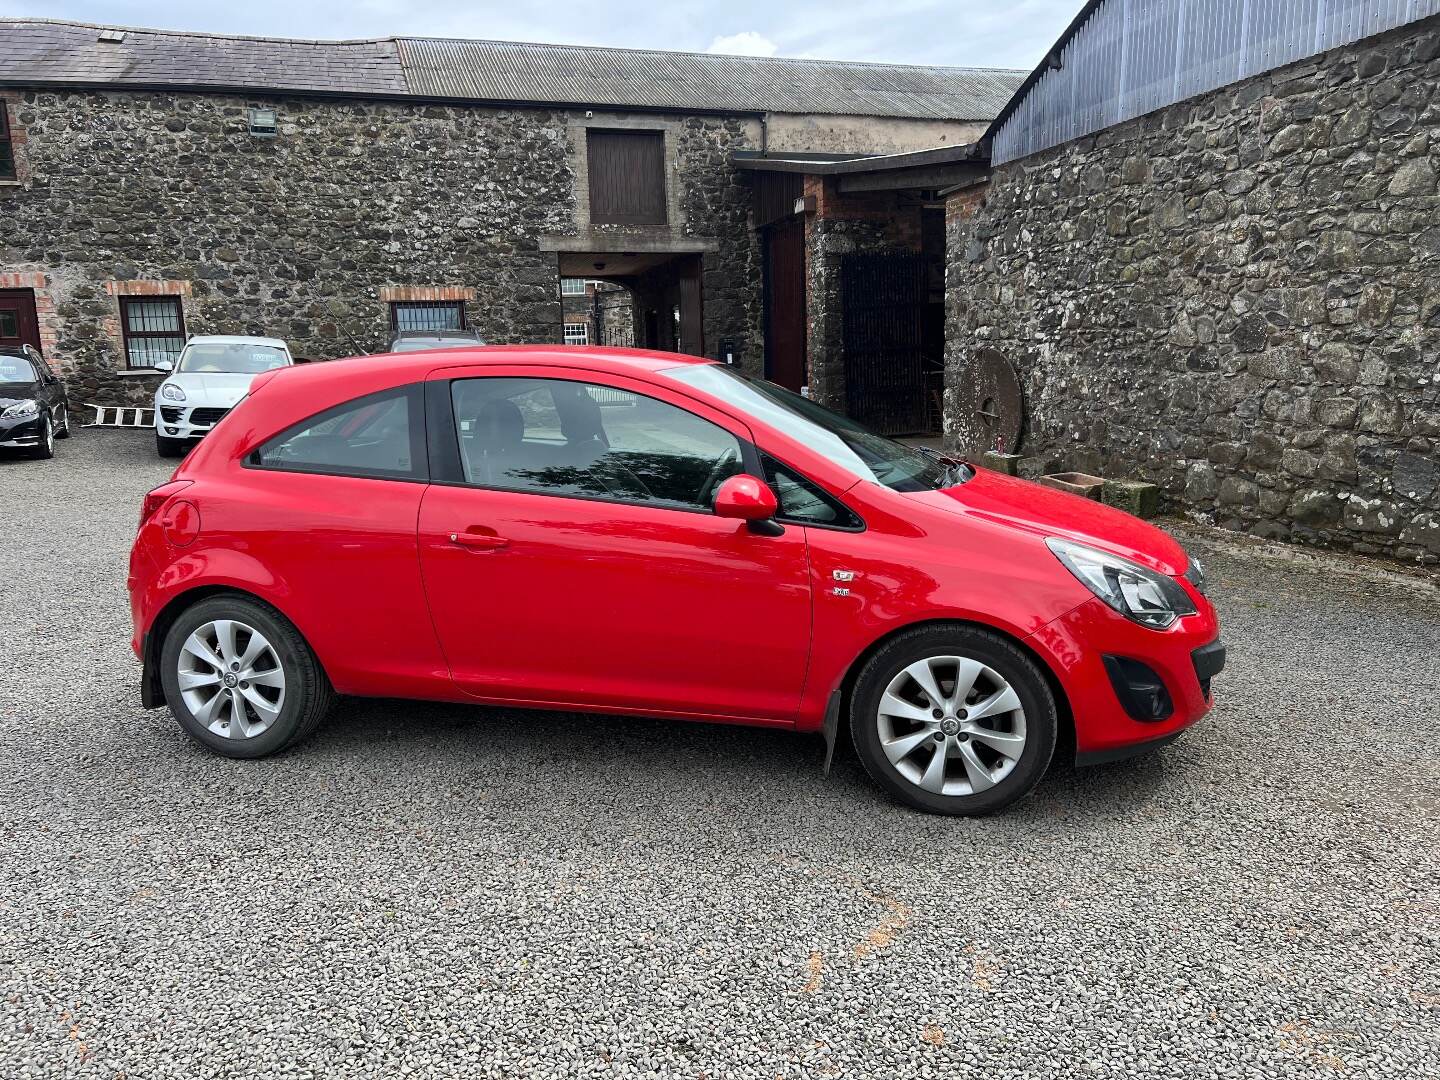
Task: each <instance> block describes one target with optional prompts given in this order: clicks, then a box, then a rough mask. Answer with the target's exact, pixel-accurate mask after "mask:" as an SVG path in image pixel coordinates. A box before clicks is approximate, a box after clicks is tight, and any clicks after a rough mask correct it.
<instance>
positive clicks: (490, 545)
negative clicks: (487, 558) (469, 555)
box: [450, 532, 510, 551]
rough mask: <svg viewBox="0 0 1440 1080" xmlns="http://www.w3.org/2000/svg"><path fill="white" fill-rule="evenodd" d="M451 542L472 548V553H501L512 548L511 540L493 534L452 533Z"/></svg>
mask: <svg viewBox="0 0 1440 1080" xmlns="http://www.w3.org/2000/svg"><path fill="white" fill-rule="evenodd" d="M450 542H451V543H452V544H459V545H460V546H461V547H467V548H470V549H471V550H472V551H499V550H500V549H501V548H503V547H509V546H510V541H509V540H506V539H505V537H503V536H495V535H494V534H493V533H476V532H463V533H451V534H450Z"/></svg>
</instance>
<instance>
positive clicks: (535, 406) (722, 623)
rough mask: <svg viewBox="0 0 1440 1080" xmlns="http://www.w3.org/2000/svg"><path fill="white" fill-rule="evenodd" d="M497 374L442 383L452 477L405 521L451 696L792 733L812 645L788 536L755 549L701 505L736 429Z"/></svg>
mask: <svg viewBox="0 0 1440 1080" xmlns="http://www.w3.org/2000/svg"><path fill="white" fill-rule="evenodd" d="M491 370H492V371H495V370H496V369H493V368H492V369H491ZM554 370H555V369H553V368H550V369H548V370H547V371H546V374H548V375H553V374H554ZM512 371H513V372H515V373H517V374H518V373H520V372H521V369H506V372H504V373H501V372H498V371H497V372H496V377H493V378H490V377H487V378H475V379H468V380H460V381H457V382H455V383H453V384H452V387H454V388H458V389H453V390H452V394H451V398H452V401H453V403H454V409H455V415H456V418H457V420H458V421H459V428H460V431H459V440H460V442H461V445H462V453H461V456H462V458H463V459H465V462H466V464H465V473H466V480H465V482H464V483H458V484H451V485H443V484H438V485H432V486H431V487H430V488H428V489H427V491H426V493H425V498H424V501H423V503H422V504H421V507H420V520H419V525H420V530H419V531H420V561H421V567H422V570H423V574H424V579H425V589H426V595H427V596H428V598H429V601H430V608H431V611H432V612H433V614H434V618H435V625H436V629H437V630H438V632H439V634H440V640H441V643H442V645H443V647H444V650H445V654H446V658H447V659H448V661H449V663H450V668H451V671H452V673H453V675H454V677H455V680H456V682H457V683H458V684H459V686H460V688H461V689H462V690H464V691H465V692H466V693H469V694H472V695H474V696H476V697H479V698H483V699H486V700H490V701H518V702H527V703H534V704H545V705H554V706H565V705H581V706H589V707H594V708H601V709H606V708H611V709H616V710H630V711H636V712H661V713H672V714H680V715H694V716H707V717H730V718H736V719H748V720H757V721H767V720H768V721H772V722H774V721H781V722H783V721H789V720H791V719H792V718H793V715H794V713H795V711H796V709H797V708H798V705H799V701H800V695H801V691H802V690H803V688H804V682H805V670H806V663H807V660H808V656H809V648H810V585H809V574H808V561H807V550H806V541H805V536H804V530H802V529H798V528H791V529H787V530H786V531H785V533H784V534H783V535H781V536H761V535H759V534H757V533H754V532H751V531H750V530H749V529H748V528H747V527H746V526H745V524H744V523H743V522H737V521H734V520H730V519H724V518H718V517H716V516H715V515H714V514H712V513H709V512H707V511H706V510H704V509H702V508H700V507H701V506H702V503H701V502H700V500H699V497H700V495H701V494H702V492H703V491H704V490H705V489H706V487H707V485H708V484H709V483H710V482H711V477H710V474H711V473H716V474H717V475H721V476H722V478H723V476H724V475H730V474H731V473H732V472H735V471H739V468H740V467H739V463H738V461H733V462H732V461H731V459H730V457H729V455H728V454H727V447H726V443H727V442H728V443H729V444H730V446H731V447H733V446H736V445H737V444H738V443H739V441H740V440H743V439H748V432H745V431H743V429H739V428H738V427H737V426H736V425H734V424H733V422H731V421H728V420H726V419H725V418H723V417H721V416H720V415H719V414H714V413H711V412H709V411H708V410H705V409H704V408H703V407H701V406H699V405H697V404H695V403H693V402H690V403H688V405H686V407H685V408H681V407H680V405H681V404H682V403H685V402H687V401H688V399H685V398H682V397H678V396H673V395H670V394H668V392H666V391H664V390H661V389H659V388H655V387H651V386H648V384H641V383H634V382H632V381H630V380H627V379H622V378H619V377H614V378H611V377H605V378H604V379H603V382H604V384H605V385H604V387H603V388H602V387H600V386H599V385H597V380H600V379H601V377H599V376H595V375H591V374H586V375H584V376H577V380H578V379H579V378H583V379H585V380H587V383H584V384H582V383H580V382H579V381H576V382H568V381H566V382H562V381H560V380H555V379H553V378H550V379H545V378H529V379H525V378H520V377H513V376H512V375H511V374H510V373H511V372H512ZM587 386H588V389H584V387H587ZM576 387H582V389H581V390H580V391H578V392H577V391H576V390H575V389H574V388H576ZM642 387H643V388H644V394H643V395H642V394H638V393H634V392H633V391H635V390H638V389H640V388H642ZM651 395H653V396H651ZM567 399H568V400H569V403H568V404H566V403H565V402H566V401H567ZM597 399H598V403H597ZM557 402H559V403H560V404H558V406H557V404H556V403H557ZM697 414H703V416H702V415H697ZM717 465H718V466H720V468H719V469H718V470H717V469H716V468H715V466H717ZM597 477H598V479H596V478H597ZM592 480H593V481H594V488H593V489H591V490H588V491H587V488H586V485H587V484H588V483H590V482H591V481H592ZM481 484H486V485H491V486H479V485H481ZM596 490H598V491H600V492H601V493H600V494H595V493H594V492H595V491H596ZM642 491H643V492H649V493H650V494H649V495H646V494H644V493H642ZM686 500H694V501H695V506H694V508H687V507H686V506H685V505H684V503H685V501H686Z"/></svg>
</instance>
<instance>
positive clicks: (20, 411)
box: [0, 398, 40, 417]
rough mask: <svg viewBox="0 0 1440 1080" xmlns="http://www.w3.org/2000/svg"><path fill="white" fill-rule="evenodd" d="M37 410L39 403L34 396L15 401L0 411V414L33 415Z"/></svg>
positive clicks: (38, 409)
mask: <svg viewBox="0 0 1440 1080" xmlns="http://www.w3.org/2000/svg"><path fill="white" fill-rule="evenodd" d="M39 411H40V403H39V402H38V401H36V400H35V399H34V398H26V399H25V400H24V401H17V402H16V403H15V404H14V405H11V406H10V407H9V408H8V409H6V410H5V411H4V412H0V416H7V417H16V416H34V415H35V414H36V413H38V412H39Z"/></svg>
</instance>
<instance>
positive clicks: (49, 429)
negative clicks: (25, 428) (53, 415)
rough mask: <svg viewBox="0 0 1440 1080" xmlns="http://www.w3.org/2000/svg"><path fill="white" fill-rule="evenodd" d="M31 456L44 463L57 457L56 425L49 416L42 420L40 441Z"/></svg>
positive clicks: (43, 417)
mask: <svg viewBox="0 0 1440 1080" xmlns="http://www.w3.org/2000/svg"><path fill="white" fill-rule="evenodd" d="M30 456H31V457H33V458H39V459H40V460H41V461H44V460H46V459H48V458H53V457H54V456H55V425H54V424H52V423H50V417H49V416H42V417H41V418H40V441H39V442H38V443H36V444H35V447H34V449H32V450H31V451H30Z"/></svg>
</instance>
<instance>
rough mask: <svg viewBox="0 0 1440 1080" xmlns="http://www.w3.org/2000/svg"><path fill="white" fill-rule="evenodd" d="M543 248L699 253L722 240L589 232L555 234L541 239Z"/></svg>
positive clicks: (548, 249)
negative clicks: (573, 234) (574, 234)
mask: <svg viewBox="0 0 1440 1080" xmlns="http://www.w3.org/2000/svg"><path fill="white" fill-rule="evenodd" d="M539 244H540V250H541V251H558V252H587V253H588V252H592V251H595V252H601V251H608V252H617V253H618V252H625V251H644V252H650V253H653V254H666V255H699V254H703V253H704V252H707V251H719V250H720V241H719V240H717V239H715V238H714V237H713V236H684V237H670V236H644V235H636V234H634V233H626V234H619V233H605V232H589V233H582V234H580V235H579V236H563V235H559V234H555V233H551V234H549V235H546V236H541V237H540V238H539Z"/></svg>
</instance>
